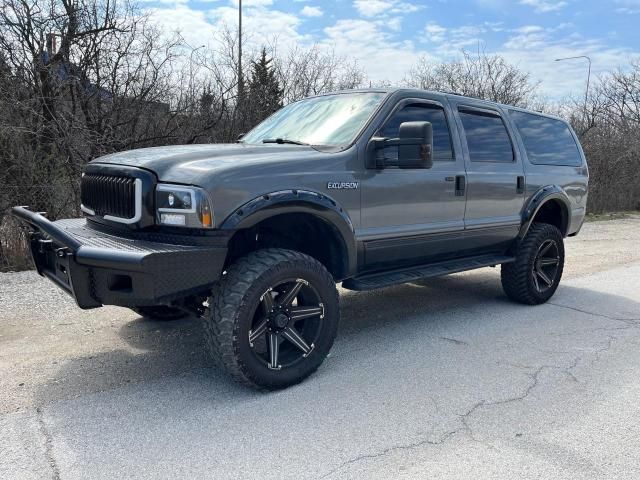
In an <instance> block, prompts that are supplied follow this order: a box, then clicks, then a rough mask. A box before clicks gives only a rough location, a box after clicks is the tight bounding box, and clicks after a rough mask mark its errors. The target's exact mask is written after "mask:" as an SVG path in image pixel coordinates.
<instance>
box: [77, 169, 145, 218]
mask: <svg viewBox="0 0 640 480" xmlns="http://www.w3.org/2000/svg"><path fill="white" fill-rule="evenodd" d="M135 182H136V179H135V178H131V177H118V176H113V175H96V174H90V173H88V174H85V175H84V176H83V177H82V182H81V184H80V198H81V199H82V205H83V206H84V207H86V208H88V209H90V210H93V211H94V212H95V213H96V215H100V216H104V215H111V216H113V217H118V218H123V219H130V218H133V217H135V215H136V186H135Z"/></svg>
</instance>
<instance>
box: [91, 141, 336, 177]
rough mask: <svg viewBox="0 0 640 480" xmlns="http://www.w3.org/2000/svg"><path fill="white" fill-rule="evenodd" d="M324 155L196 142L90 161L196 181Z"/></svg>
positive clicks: (282, 147) (273, 147) (270, 146)
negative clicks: (241, 168)
mask: <svg viewBox="0 0 640 480" xmlns="http://www.w3.org/2000/svg"><path fill="white" fill-rule="evenodd" d="M318 155H326V153H324V154H323V153H321V152H318V151H317V150H315V149H313V148H312V147H309V146H306V145H278V144H266V145H246V144H242V143H231V144H199V145H175V146H166V147H152V148H141V149H138V150H129V151H126V152H120V153H114V154H111V155H106V156H104V157H100V158H97V159H95V160H93V161H92V162H91V163H99V164H114V165H127V166H131V167H138V168H143V169H145V170H149V171H151V172H153V173H155V174H156V176H157V177H158V180H159V181H161V182H175V183H184V184H189V185H198V184H200V183H201V182H202V180H203V176H215V175H216V174H219V173H221V171H223V170H227V169H230V168H237V167H239V166H242V167H248V168H251V167H252V166H255V165H257V164H260V165H262V166H264V165H265V164H268V163H273V164H275V163H282V162H286V161H293V160H296V161H300V160H301V159H303V158H311V157H316V156H318Z"/></svg>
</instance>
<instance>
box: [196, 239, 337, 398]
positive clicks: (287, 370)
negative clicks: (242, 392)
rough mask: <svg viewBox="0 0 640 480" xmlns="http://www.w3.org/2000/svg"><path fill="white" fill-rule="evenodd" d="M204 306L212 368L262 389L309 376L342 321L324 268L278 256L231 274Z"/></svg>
mask: <svg viewBox="0 0 640 480" xmlns="http://www.w3.org/2000/svg"><path fill="white" fill-rule="evenodd" d="M208 304H209V306H208V308H207V309H206V312H205V315H204V327H205V328H204V331H205V338H206V340H207V342H206V343H207V346H208V348H209V351H210V353H211V355H212V356H213V358H214V360H216V361H217V363H218V364H219V365H220V366H222V367H223V368H224V369H225V370H226V371H227V372H229V373H230V374H231V375H232V376H233V377H235V378H236V379H238V380H240V381H242V382H244V383H247V384H250V385H252V386H255V387H260V388H266V389H278V388H284V387H288V386H290V385H294V384H296V383H299V382H300V381H302V380H303V379H305V378H306V377H308V376H309V375H311V374H312V373H313V372H314V371H315V370H316V369H317V368H318V367H319V366H320V365H321V364H322V362H323V361H324V359H325V358H326V356H327V354H328V353H329V350H330V349H331V346H332V345H333V341H334V339H335V337H336V333H337V328H338V320H339V316H340V312H339V301H338V292H337V289H336V285H335V282H334V280H333V278H332V277H331V275H330V274H329V272H328V271H327V270H326V268H325V267H324V266H323V265H322V264H321V263H319V262H318V261H317V260H315V259H314V258H312V257H309V256H308V255H304V254H302V253H299V252H295V251H291V250H284V249H276V248H273V249H265V250H259V251H256V252H252V253H250V254H249V255H247V256H246V257H243V258H241V259H240V260H238V261H237V262H236V263H234V264H233V265H232V266H231V267H229V268H228V269H227V272H226V275H225V276H224V277H223V278H222V280H221V281H220V282H219V284H218V285H217V286H216V287H215V288H214V290H213V292H212V295H211V297H210V298H209V299H208Z"/></svg>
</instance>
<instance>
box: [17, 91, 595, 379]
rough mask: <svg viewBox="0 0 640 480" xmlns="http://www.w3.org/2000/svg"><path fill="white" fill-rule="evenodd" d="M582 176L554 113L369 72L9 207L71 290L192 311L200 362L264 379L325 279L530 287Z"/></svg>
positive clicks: (581, 209)
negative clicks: (72, 204) (75, 203)
mask: <svg viewBox="0 0 640 480" xmlns="http://www.w3.org/2000/svg"><path fill="white" fill-rule="evenodd" d="M587 185H588V170H587V164H586V161H585V158H584V154H583V152H582V150H581V148H580V144H579V142H578V139H577V137H576V135H575V133H574V132H573V131H572V129H571V127H570V126H569V125H568V124H567V123H566V122H565V121H563V120H561V119H559V118H556V117H552V116H549V115H544V114H541V113H536V112H531V111H527V110H523V109H520V108H515V107H511V106H506V105H499V104H495V103H491V102H487V101H481V100H477V99H474V98H467V97H463V96H460V95H456V94H448V93H439V92H429V91H422V90H408V89H387V90H383V89H371V90H361V91H360V90H358V91H347V92H338V93H335V94H328V95H321V96H317V97H312V98H307V99H305V100H301V101H299V102H296V103H292V104H290V105H287V106H286V107H284V108H283V109H281V110H280V111H278V112H276V113H275V114H274V115H272V116H271V117H270V118H268V119H267V120H265V121H264V122H262V123H261V124H259V125H258V126H257V127H255V128H254V129H253V130H251V131H250V132H249V133H247V134H246V135H244V136H243V137H242V138H241V139H240V140H239V141H238V143H236V144H229V145H185V146H169V147H155V148H146V149H141V150H133V151H128V152H122V153H116V154H112V155H107V156H105V157H101V158H98V159H96V160H94V161H92V162H91V163H89V164H88V165H87V166H86V168H85V170H84V173H83V176H82V181H81V198H82V205H81V209H82V211H83V213H84V218H81V219H67V220H58V221H53V222H52V221H49V220H48V219H47V218H45V216H44V215H42V214H39V213H36V212H33V211H31V210H29V209H28V208H26V207H16V208H14V209H13V213H14V214H15V215H16V216H17V217H19V218H20V219H21V220H23V221H24V222H26V224H28V225H29V227H30V232H31V234H30V239H31V252H32V256H33V260H34V263H35V266H36V268H37V270H38V272H39V273H40V274H41V275H44V276H46V277H47V278H49V279H50V280H52V281H53V282H54V283H56V284H57V285H58V286H59V287H61V288H62V289H64V290H66V291H67V292H68V293H69V294H71V295H72V296H73V297H74V298H75V300H76V302H77V303H78V305H79V307H80V308H95V307H100V306H102V305H120V306H125V307H130V308H132V309H133V310H135V311H136V312H138V313H139V314H141V315H142V316H144V317H149V318H155V319H164V320H168V319H174V318H178V317H180V316H183V315H186V314H189V313H191V314H195V315H197V316H199V317H201V318H202V320H203V322H204V326H205V332H206V339H207V346H208V349H209V350H210V352H211V354H212V357H213V358H214V359H215V360H216V361H217V363H219V364H220V365H221V366H222V367H223V368H224V369H226V370H227V371H228V372H229V373H231V374H232V375H233V376H234V377H235V378H237V379H239V380H241V381H243V382H245V383H248V384H250V385H253V386H257V387H260V388H266V389H276V388H282V387H286V386H288V385H292V384H295V383H297V382H300V381H301V380H302V379H304V378H305V377H307V376H308V375H310V374H311V373H312V372H314V371H315V370H316V369H317V368H318V367H319V366H320V364H321V363H322V362H323V360H324V359H325V358H326V356H327V354H328V353H329V350H330V349H331V346H332V344H333V341H334V339H335V336H336V331H337V327H338V318H339V308H338V291H337V289H336V284H337V283H339V282H342V286H343V288H346V289H351V290H371V289H376V288H382V287H387V286H390V285H395V284H400V283H405V282H412V281H416V280H420V279H425V278H430V277H435V276H439V275H445V274H449V273H455V272H461V271H465V270H470V269H475V268H480V267H486V266H494V265H498V264H500V265H501V274H502V285H503V287H504V291H505V292H506V294H507V296H508V297H509V298H512V299H513V300H516V301H518V302H522V303H526V304H530V305H534V304H539V303H543V302H545V301H547V300H548V299H549V298H550V297H551V296H552V295H553V294H554V292H555V291H556V289H557V288H558V283H559V282H560V278H561V276H562V269H563V264H564V245H563V239H564V237H567V236H572V235H576V234H577V233H578V231H579V230H580V227H581V225H582V222H583V220H584V216H585V206H586V203H587Z"/></svg>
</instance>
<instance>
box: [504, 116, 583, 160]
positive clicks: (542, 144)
mask: <svg viewBox="0 0 640 480" xmlns="http://www.w3.org/2000/svg"><path fill="white" fill-rule="evenodd" d="M509 114H510V115H511V118H513V121H514V123H515V124H516V128H517V129H518V132H519V133H520V136H521V137H522V142H523V143H524V148H525V149H526V150H527V158H529V161H530V162H531V163H535V164H538V165H566V166H580V165H582V157H581V156H580V150H578V146H577V145H576V141H575V139H574V138H573V135H572V134H571V130H569V127H568V126H567V124H566V123H564V122H562V121H560V120H556V119H555V118H548V117H542V116H540V115H536V114H533V113H525V112H518V111H515V110H511V111H510V112H509Z"/></svg>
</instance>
